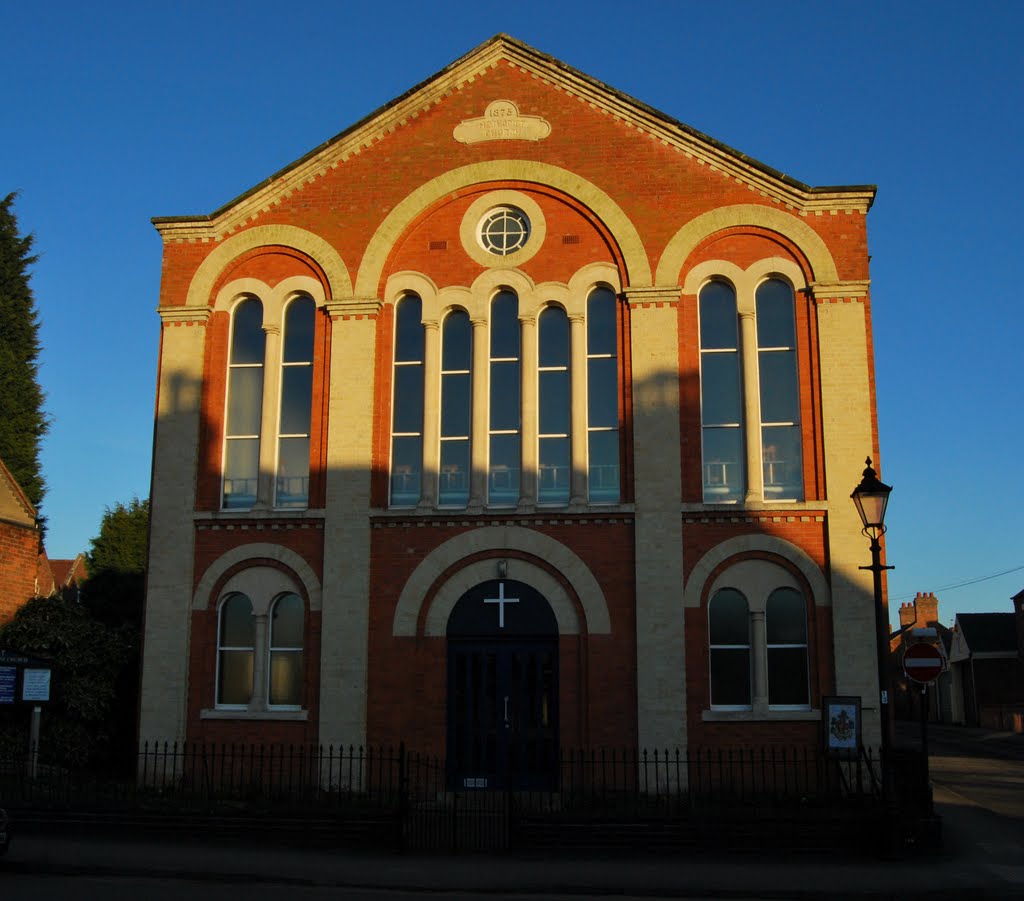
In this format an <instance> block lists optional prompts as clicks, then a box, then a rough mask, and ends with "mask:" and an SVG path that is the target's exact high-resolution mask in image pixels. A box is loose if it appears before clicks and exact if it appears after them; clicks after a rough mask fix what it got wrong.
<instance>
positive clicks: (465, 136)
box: [452, 100, 551, 144]
mask: <svg viewBox="0 0 1024 901" xmlns="http://www.w3.org/2000/svg"><path fill="white" fill-rule="evenodd" d="M549 134H551V123H550V122H548V121H547V119H543V118H541V117H540V116H523V115H520V113H519V107H518V106H516V105H515V104H514V103H513V102H512V101H511V100H495V101H493V102H492V103H489V104H487V109H486V110H484V114H483V116H481V117H480V118H479V119H465V120H464V121H462V122H460V123H459V124H458V125H456V126H455V131H453V132H452V137H453V138H455V140H456V141H459V142H461V143H463V144H479V143H480V142H481V141H543V140H544V138H546V137H547V136H548V135H549Z"/></svg>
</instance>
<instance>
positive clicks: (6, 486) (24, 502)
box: [0, 460, 36, 529]
mask: <svg viewBox="0 0 1024 901" xmlns="http://www.w3.org/2000/svg"><path fill="white" fill-rule="evenodd" d="M0 520H3V521H5V522H9V523H12V524H14V525H16V526H22V527H24V528H28V529H34V528H36V508H35V507H33V506H32V502H31V501H30V500H29V499H28V495H26V494H25V492H24V491H22V489H21V486H20V485H19V484H18V483H17V481H15V478H14V476H12V475H11V471H10V470H9V469H8V468H7V467H6V466H5V465H4V461H3V460H0Z"/></svg>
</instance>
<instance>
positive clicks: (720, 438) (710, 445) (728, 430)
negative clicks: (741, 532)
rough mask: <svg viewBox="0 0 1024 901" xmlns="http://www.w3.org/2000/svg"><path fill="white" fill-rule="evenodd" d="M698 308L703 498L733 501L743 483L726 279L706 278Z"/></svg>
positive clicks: (732, 311) (733, 320) (733, 324)
mask: <svg viewBox="0 0 1024 901" xmlns="http://www.w3.org/2000/svg"><path fill="white" fill-rule="evenodd" d="M699 312H700V400H701V439H702V442H703V454H702V459H703V462H704V500H705V502H706V503H736V502H738V501H740V500H742V499H743V495H744V488H745V482H746V479H745V475H744V465H743V461H744V454H745V451H744V438H743V399H742V394H741V390H740V356H739V346H738V342H737V315H736V292H735V291H734V290H733V288H732V286H731V285H728V284H726V283H725V282H721V281H713V282H709V283H708V284H706V285H705V286H704V287H703V288H702V289H701V292H700V303H699Z"/></svg>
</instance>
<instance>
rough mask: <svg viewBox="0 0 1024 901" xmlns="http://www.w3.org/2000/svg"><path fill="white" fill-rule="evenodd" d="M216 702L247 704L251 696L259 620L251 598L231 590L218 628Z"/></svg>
mask: <svg viewBox="0 0 1024 901" xmlns="http://www.w3.org/2000/svg"><path fill="white" fill-rule="evenodd" d="M217 633H218V635H217V704H218V705H219V706H226V707H235V706H238V707H244V706H247V705H248V704H249V701H250V699H251V698H252V679H253V667H254V664H255V649H256V624H255V620H254V619H253V615H252V602H251V601H250V600H249V599H248V598H247V597H246V596H245V595H244V594H232V595H229V596H228V598H227V599H226V600H225V601H224V603H223V604H221V607H220V616H219V621H218V630H217Z"/></svg>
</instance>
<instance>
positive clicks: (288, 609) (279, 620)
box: [267, 594, 303, 707]
mask: <svg viewBox="0 0 1024 901" xmlns="http://www.w3.org/2000/svg"><path fill="white" fill-rule="evenodd" d="M302 633H303V609H302V598H300V597H299V596H298V595H297V594H285V595H282V596H281V597H279V598H278V599H277V600H276V601H275V602H274V607H273V610H272V612H271V615H270V665H269V667H268V669H269V680H270V684H269V686H268V691H267V700H268V703H269V704H270V706H271V707H298V706H299V705H300V704H301V703H302V646H303V641H302V637H303V636H302Z"/></svg>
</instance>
